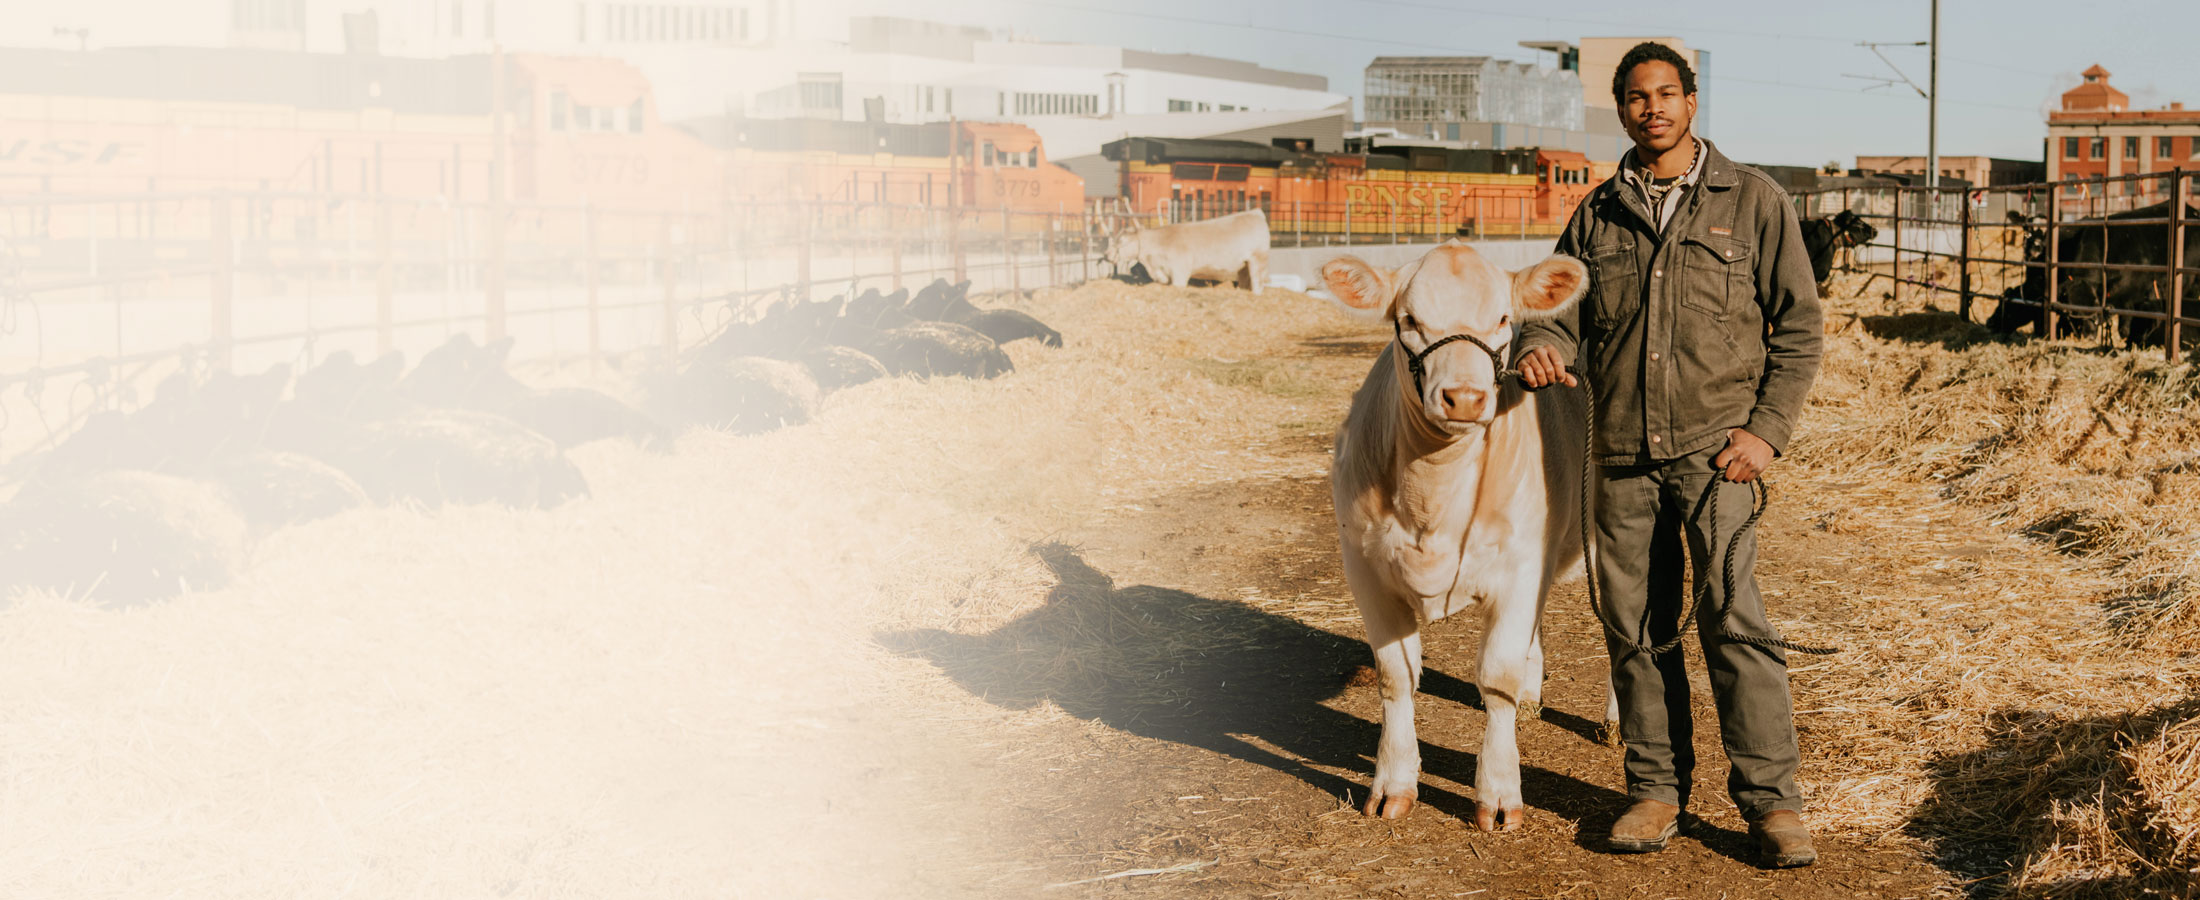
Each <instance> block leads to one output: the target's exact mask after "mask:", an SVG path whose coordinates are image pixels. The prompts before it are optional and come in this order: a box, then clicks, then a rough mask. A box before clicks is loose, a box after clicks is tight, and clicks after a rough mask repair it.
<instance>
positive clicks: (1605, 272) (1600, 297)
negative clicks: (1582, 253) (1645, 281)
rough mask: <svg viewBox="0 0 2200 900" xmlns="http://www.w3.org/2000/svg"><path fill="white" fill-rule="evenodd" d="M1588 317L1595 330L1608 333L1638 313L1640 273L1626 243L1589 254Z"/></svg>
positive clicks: (1640, 299)
mask: <svg viewBox="0 0 2200 900" xmlns="http://www.w3.org/2000/svg"><path fill="white" fill-rule="evenodd" d="M1588 265H1589V283H1590V285H1591V286H1592V287H1593V288H1594V290H1593V291H1592V292H1591V294H1590V304H1589V313H1590V318H1591V320H1592V321H1594V322H1595V323H1596V325H1597V327H1598V328H1601V329H1605V330H1610V329H1611V328H1612V327H1613V326H1615V325H1618V324H1620V323H1622V322H1626V321H1628V320H1629V319H1633V318H1634V317H1635V315H1636V314H1637V313H1638V312H1640V311H1641V310H1642V272H1641V270H1640V269H1639V268H1638V267H1636V265H1635V248H1634V247H1632V246H1628V245H1626V244H1618V245H1613V246H1607V247H1598V248H1596V249H1595V250H1592V251H1590V253H1589V259H1588Z"/></svg>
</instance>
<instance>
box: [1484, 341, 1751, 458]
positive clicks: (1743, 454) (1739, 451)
mask: <svg viewBox="0 0 2200 900" xmlns="http://www.w3.org/2000/svg"><path fill="white" fill-rule="evenodd" d="M1538 349H1541V348H1538ZM1521 368H1522V369H1526V368H1527V366H1526V365H1522V366H1521ZM1770 465H1772V445H1771V444H1767V443H1765V439H1764V438H1761V437H1758V436H1756V435H1754V434H1750V433H1749V432H1747V431H1743V430H1742V429H1739V428H1730V429H1727V432H1726V449H1724V450H1721V451H1719V455H1717V456H1714V457H1712V458H1711V467H1712V468H1714V469H1720V470H1723V471H1724V472H1725V473H1726V480H1728V481H1740V482H1748V481H1751V480H1754V479H1755V478H1756V477H1757V476H1759V475H1762V474H1764V472H1765V467H1766V466H1770Z"/></svg>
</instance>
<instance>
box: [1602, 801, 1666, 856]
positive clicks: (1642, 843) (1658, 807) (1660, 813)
mask: <svg viewBox="0 0 2200 900" xmlns="http://www.w3.org/2000/svg"><path fill="white" fill-rule="evenodd" d="M1680 830H1681V808H1680V807H1678V806H1674V805H1673V804H1671V803H1664V802H1661V801H1657V800H1637V801H1635V803H1634V805H1633V806H1629V807H1627V811H1626V812H1624V813H1621V814H1620V817H1619V821H1617V822H1613V823H1612V837H1611V841H1610V844H1611V847H1612V852H1614V853H1653V852H1656V851H1659V850H1663V849H1665V842H1666V841H1667V840H1668V839H1670V838H1672V837H1673V835H1674V834H1676V833H1678V832H1679V831H1680Z"/></svg>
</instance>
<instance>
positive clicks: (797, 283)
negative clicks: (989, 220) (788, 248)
mask: <svg viewBox="0 0 2200 900" xmlns="http://www.w3.org/2000/svg"><path fill="white" fill-rule="evenodd" d="M815 235H816V232H815V231H813V230H811V228H810V215H809V209H808V208H807V207H805V206H803V204H802V203H801V202H800V201H796V202H795V205H794V295H795V297H796V299H799V300H808V299H810V239H811V238H812V237H814V236H815ZM956 268H958V269H959V268H961V264H960V260H958V261H957V265H956Z"/></svg>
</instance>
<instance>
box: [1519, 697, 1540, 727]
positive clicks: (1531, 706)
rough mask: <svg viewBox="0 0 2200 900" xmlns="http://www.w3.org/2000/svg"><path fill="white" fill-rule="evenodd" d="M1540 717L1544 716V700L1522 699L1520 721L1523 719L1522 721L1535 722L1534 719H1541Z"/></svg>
mask: <svg viewBox="0 0 2200 900" xmlns="http://www.w3.org/2000/svg"><path fill="white" fill-rule="evenodd" d="M1540 718H1543V701H1541V700H1522V701H1520V721H1522V722H1533V721H1535V720H1537V719H1540Z"/></svg>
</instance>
